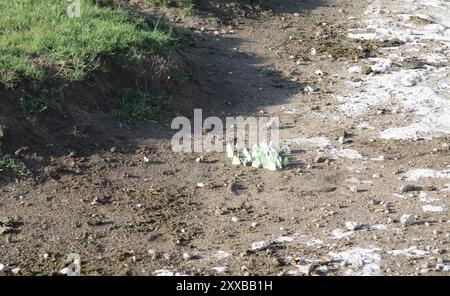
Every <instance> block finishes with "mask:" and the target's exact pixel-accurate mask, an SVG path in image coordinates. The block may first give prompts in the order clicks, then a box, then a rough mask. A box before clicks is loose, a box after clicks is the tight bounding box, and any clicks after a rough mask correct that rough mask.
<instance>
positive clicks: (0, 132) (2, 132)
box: [0, 125, 6, 139]
mask: <svg viewBox="0 0 450 296" xmlns="http://www.w3.org/2000/svg"><path fill="white" fill-rule="evenodd" d="M4 137H6V126H4V125H0V139H2V138H4Z"/></svg>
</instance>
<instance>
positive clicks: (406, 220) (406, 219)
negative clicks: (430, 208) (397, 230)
mask: <svg viewBox="0 0 450 296" xmlns="http://www.w3.org/2000/svg"><path fill="white" fill-rule="evenodd" d="M416 222H417V220H416V216H415V215H412V214H404V215H402V217H401V218H400V223H402V225H403V226H409V225H412V224H414V223H416Z"/></svg>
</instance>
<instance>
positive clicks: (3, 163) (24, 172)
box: [0, 151, 31, 177]
mask: <svg viewBox="0 0 450 296" xmlns="http://www.w3.org/2000/svg"><path fill="white" fill-rule="evenodd" d="M4 173H12V174H13V175H17V176H19V177H29V176H30V175H31V172H30V171H29V170H28V168H27V167H26V166H25V164H24V163H23V162H21V161H20V160H17V159H14V158H12V157H11V156H10V155H9V154H4V153H2V152H1V151H0V175H3V174H4Z"/></svg>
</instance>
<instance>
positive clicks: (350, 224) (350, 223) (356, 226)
mask: <svg viewBox="0 0 450 296" xmlns="http://www.w3.org/2000/svg"><path fill="white" fill-rule="evenodd" d="M361 226H362V225H361V223H358V222H353V221H348V222H345V227H347V229H348V230H352V231H353V230H358V229H360V228H361Z"/></svg>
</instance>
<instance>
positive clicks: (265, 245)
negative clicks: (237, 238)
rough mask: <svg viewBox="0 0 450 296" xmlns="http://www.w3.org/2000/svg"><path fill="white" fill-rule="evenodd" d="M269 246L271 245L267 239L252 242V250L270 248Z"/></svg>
mask: <svg viewBox="0 0 450 296" xmlns="http://www.w3.org/2000/svg"><path fill="white" fill-rule="evenodd" d="M269 247H270V244H269V243H268V242H265V241H260V242H254V243H252V251H262V250H266V249H268V248H269Z"/></svg>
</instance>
